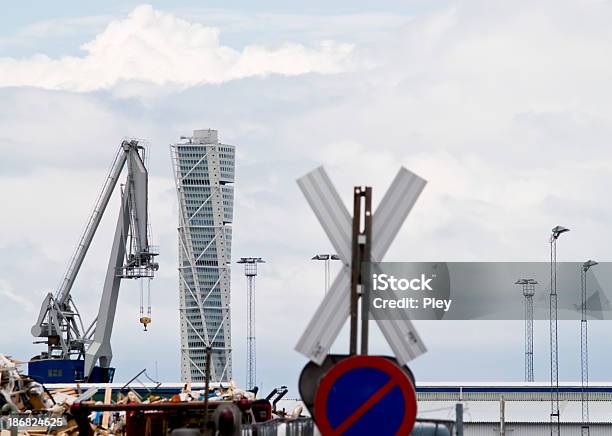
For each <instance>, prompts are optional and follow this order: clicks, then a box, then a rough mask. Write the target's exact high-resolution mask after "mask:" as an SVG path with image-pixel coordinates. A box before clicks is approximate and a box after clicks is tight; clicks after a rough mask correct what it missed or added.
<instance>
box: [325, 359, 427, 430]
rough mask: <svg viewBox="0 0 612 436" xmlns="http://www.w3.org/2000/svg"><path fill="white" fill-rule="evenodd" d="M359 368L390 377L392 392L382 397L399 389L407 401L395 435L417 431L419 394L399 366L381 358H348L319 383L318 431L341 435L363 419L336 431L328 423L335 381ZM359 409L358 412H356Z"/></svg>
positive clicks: (342, 425)
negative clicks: (373, 369)
mask: <svg viewBox="0 0 612 436" xmlns="http://www.w3.org/2000/svg"><path fill="white" fill-rule="evenodd" d="M357 368H375V369H378V370H380V371H382V372H384V373H386V374H387V375H389V377H390V380H389V382H388V383H387V385H390V386H391V388H389V389H388V390H387V391H386V392H385V393H384V394H382V395H381V397H382V396H384V395H385V394H386V393H388V392H389V391H390V390H391V389H392V388H395V387H396V386H397V387H399V388H400V391H401V392H402V396H403V397H404V404H405V405H406V413H405V414H404V418H403V420H402V423H401V425H400V427H399V429H398V430H397V432H396V434H397V435H402V436H403V435H408V434H410V432H411V431H412V428H413V427H414V423H415V421H416V415H417V400H416V394H415V392H414V386H413V385H412V382H411V381H410V379H409V378H408V375H407V374H406V373H405V372H404V371H403V370H402V369H401V368H400V367H399V366H397V365H396V364H395V363H393V362H392V361H391V360H389V359H387V358H385V357H381V356H352V357H348V358H346V359H344V360H341V361H340V362H338V363H337V364H336V365H334V366H333V367H332V369H330V370H329V371H328V372H327V373H326V374H325V375H324V376H323V378H322V379H321V382H320V383H319V389H318V390H317V395H316V397H315V401H314V406H315V411H314V412H315V421H316V423H317V427H319V430H320V431H321V434H323V435H324V436H337V435H341V434H342V433H344V432H345V431H346V429H345V428H344V427H349V426H350V425H351V424H353V423H355V422H356V421H357V420H358V419H359V418H360V416H356V417H355V416H352V417H349V418H348V419H347V420H346V421H345V422H344V423H342V424H341V425H340V426H338V427H337V428H336V429H333V428H332V427H331V424H330V423H329V420H328V418H327V398H328V396H329V393H330V391H331V388H332V387H333V385H334V383H335V382H336V380H338V378H340V377H341V376H342V375H344V374H346V373H347V372H349V371H351V370H353V369H357ZM371 399H374V400H375V398H374V396H373V397H372V398H371ZM379 399H380V398H379ZM373 405H374V404H372V406H373ZM362 407H363V405H362ZM360 408H361V407H360ZM360 408H358V409H357V412H358V411H359V409H360ZM365 411H367V410H364V413H365ZM351 418H353V421H352V422H350V423H347V421H349V420H351ZM345 424H346V425H345Z"/></svg>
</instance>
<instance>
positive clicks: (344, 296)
mask: <svg viewBox="0 0 612 436" xmlns="http://www.w3.org/2000/svg"><path fill="white" fill-rule="evenodd" d="M425 183H426V182H425V180H423V179H421V178H420V177H418V176H416V175H415V174H413V173H411V172H409V171H408V170H406V169H405V168H401V169H400V171H399V172H398V174H397V176H396V177H395V179H394V181H393V183H392V185H391V187H390V188H389V191H388V192H387V193H386V194H385V196H384V197H383V199H382V201H381V203H380V205H379V207H378V209H377V211H376V213H375V214H374V213H373V212H372V188H371V187H365V188H364V187H359V186H357V187H355V188H354V190H353V216H352V219H351V216H350V215H349V213H348V211H347V210H346V208H345V207H344V205H343V204H342V200H341V199H340V196H339V195H338V193H337V192H336V190H335V189H334V187H333V185H332V183H331V181H330V179H329V177H328V176H327V173H326V172H325V170H324V169H323V168H317V169H316V170H314V171H312V172H311V173H309V174H307V175H306V176H304V177H302V178H301V179H299V180H298V184H299V186H300V188H301V189H302V192H303V193H304V196H305V197H306V199H307V200H308V203H309V204H310V206H311V207H312V209H313V211H314V212H315V215H316V216H317V218H318V219H319V222H320V223H321V225H322V226H323V228H324V230H325V232H326V233H327V235H328V237H329V239H330V241H331V242H332V245H333V246H334V249H335V250H336V252H337V253H338V256H339V257H340V259H341V260H342V261H343V268H342V270H341V271H340V273H339V274H338V276H337V277H336V279H335V280H334V282H333V284H332V287H331V289H330V290H329V292H327V294H326V295H325V297H324V298H323V301H322V303H321V305H320V306H319V308H318V310H317V312H316V313H315V315H314V317H313V319H312V320H311V321H310V323H309V324H308V327H307V328H306V330H305V332H304V334H303V335H302V337H301V338H300V340H299V342H298V344H297V346H296V350H297V351H299V352H300V353H302V354H304V355H305V356H307V357H308V358H309V359H310V360H311V361H312V362H314V364H316V365H318V367H317V366H316V365H313V363H309V364H307V365H306V367H305V368H304V370H303V371H302V374H301V375H300V393H301V395H302V399H303V400H304V403H305V404H306V405H307V407H308V408H309V409H310V410H311V413H312V412H314V413H312V414H313V416H314V418H315V421H316V423H317V426H318V427H319V430H320V431H321V432H322V434H323V435H325V436H328V435H333V436H335V435H343V434H354V435H361V434H363V435H374V434H375V435H408V434H410V432H411V431H412V428H413V426H414V423H415V420H416V413H417V412H416V410H417V405H416V394H415V391H414V385H413V382H412V381H411V378H410V377H409V376H408V374H411V373H410V371H409V370H408V369H407V367H405V365H406V364H407V363H408V362H409V361H410V360H411V359H413V358H415V357H417V356H419V355H420V354H422V353H424V352H425V351H426V348H425V345H424V344H423V342H422V341H421V338H420V336H419V335H418V333H417V331H416V329H415V328H414V326H413V325H412V322H411V321H410V320H409V319H400V320H394V319H392V318H393V317H392V316H385V315H386V314H385V313H383V314H382V315H383V316H382V317H380V318H377V320H376V321H377V322H378V326H379V327H380V329H381V331H382V333H383V334H384V335H385V338H386V339H387V342H388V343H389V345H390V346H391V348H392V349H393V352H394V353H395V356H396V357H397V362H396V361H395V360H392V359H391V358H388V357H383V356H369V355H368V334H369V328H368V322H369V317H370V314H369V308H370V307H369V306H370V305H369V298H370V297H369V295H368V289H369V286H368V285H369V277H368V271H366V270H365V269H364V263H365V264H368V265H369V263H370V262H376V261H379V260H382V257H383V256H384V254H385V252H386V251H387V249H388V248H389V246H390V245H391V242H392V241H393V238H394V237H395V235H396V234H397V232H398V231H399V229H400V227H401V225H402V223H403V221H404V219H405V218H406V217H407V216H408V214H409V213H410V210H411V209H412V207H413V206H414V204H415V202H416V200H417V198H418V197H419V195H420V193H421V191H422V190H423V188H424V187H425ZM374 216H376V220H374ZM360 300H361V311H360V310H359V303H360ZM360 315H361V355H357V343H358V336H359V332H358V328H359V318H360ZM389 315H390V314H389ZM347 318H349V320H350V323H349V324H350V341H349V355H348V356H328V352H329V351H328V350H329V348H330V347H331V345H332V343H333V342H334V340H335V339H336V337H337V335H338V333H339V332H340V329H341V328H342V326H343V325H344V323H345V322H346V319H347Z"/></svg>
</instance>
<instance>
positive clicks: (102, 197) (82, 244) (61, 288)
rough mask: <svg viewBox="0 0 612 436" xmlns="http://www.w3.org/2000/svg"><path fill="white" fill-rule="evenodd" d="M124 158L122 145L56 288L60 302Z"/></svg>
mask: <svg viewBox="0 0 612 436" xmlns="http://www.w3.org/2000/svg"><path fill="white" fill-rule="evenodd" d="M126 159H127V156H126V153H125V151H124V149H123V147H120V149H119V151H118V152H117V154H116V155H115V159H114V161H113V165H112V167H111V171H110V173H109V175H108V177H107V178H106V180H105V182H104V186H103V187H102V192H101V193H100V195H99V196H98V200H97V201H96V204H95V206H94V209H93V212H92V213H91V215H90V216H89V220H88V221H87V225H86V226H85V230H84V231H83V234H82V235H81V239H80V240H79V243H78V245H77V248H76V250H75V252H74V255H73V256H72V258H71V259H70V263H69V264H68V268H67V269H66V274H65V276H64V279H63V280H62V282H61V284H60V286H59V287H58V289H57V293H56V295H55V298H56V300H57V301H58V302H59V303H60V304H64V303H66V300H67V299H68V298H69V296H70V290H71V289H72V285H73V284H74V280H75V279H76V277H77V275H78V274H79V270H80V269H81V265H82V264H83V260H85V255H86V254H87V250H89V246H90V245H91V241H92V240H93V237H94V235H95V234H96V230H97V229H98V226H99V225H100V221H102V216H103V215H104V211H105V210H106V206H107V205H108V202H109V201H110V198H111V196H112V194H113V191H114V190H115V186H116V185H117V181H118V180H119V176H120V175H121V171H123V167H124V165H125V161H126Z"/></svg>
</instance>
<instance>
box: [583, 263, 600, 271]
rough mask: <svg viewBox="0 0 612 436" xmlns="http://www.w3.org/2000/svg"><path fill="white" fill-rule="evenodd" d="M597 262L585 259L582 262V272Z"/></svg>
mask: <svg viewBox="0 0 612 436" xmlns="http://www.w3.org/2000/svg"><path fill="white" fill-rule="evenodd" d="M598 263H599V262H595V261H594V260H587V261H586V262H585V263H583V264H582V270H583V271H584V272H587V271H588V270H589V268H591V267H592V266H595V265H597V264H598Z"/></svg>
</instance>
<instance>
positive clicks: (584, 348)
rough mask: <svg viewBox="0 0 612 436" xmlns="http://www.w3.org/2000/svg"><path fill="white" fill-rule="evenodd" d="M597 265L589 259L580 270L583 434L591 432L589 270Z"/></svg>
mask: <svg viewBox="0 0 612 436" xmlns="http://www.w3.org/2000/svg"><path fill="white" fill-rule="evenodd" d="M595 265H597V262H595V261H594V260H587V261H586V262H585V263H584V264H582V270H581V271H580V284H581V296H582V298H581V300H582V301H581V303H582V304H581V309H582V318H581V320H580V370H581V373H582V386H581V391H580V400H581V402H582V434H583V435H588V434H589V392H588V388H589V337H588V330H587V272H588V271H589V269H590V268H591V267H592V266H595Z"/></svg>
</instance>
